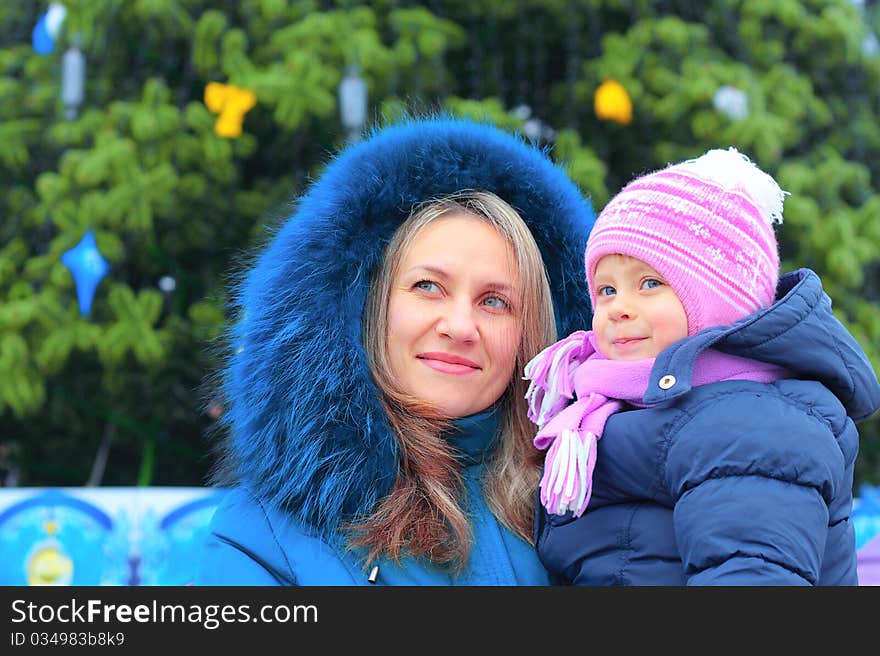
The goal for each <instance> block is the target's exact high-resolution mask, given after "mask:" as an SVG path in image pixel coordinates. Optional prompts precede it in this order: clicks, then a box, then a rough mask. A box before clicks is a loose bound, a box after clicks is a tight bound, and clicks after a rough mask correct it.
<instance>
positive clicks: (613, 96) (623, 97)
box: [593, 80, 633, 125]
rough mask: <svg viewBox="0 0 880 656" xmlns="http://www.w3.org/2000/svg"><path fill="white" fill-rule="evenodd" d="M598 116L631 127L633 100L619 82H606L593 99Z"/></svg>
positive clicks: (597, 90) (601, 85) (600, 86)
mask: <svg viewBox="0 0 880 656" xmlns="http://www.w3.org/2000/svg"><path fill="white" fill-rule="evenodd" d="M593 107H594V109H595V111H596V116H598V117H599V118H601V119H603V120H606V121H614V122H616V123H620V124H621V125H629V123H630V121H632V111H633V110H632V100H630V97H629V94H628V93H627V92H626V89H624V88H623V85H622V84H621V83H620V82H618V81H617V80H605V81H604V82H603V83H602V84H600V85H599V88H598V89H596V95H595V96H594V98H593Z"/></svg>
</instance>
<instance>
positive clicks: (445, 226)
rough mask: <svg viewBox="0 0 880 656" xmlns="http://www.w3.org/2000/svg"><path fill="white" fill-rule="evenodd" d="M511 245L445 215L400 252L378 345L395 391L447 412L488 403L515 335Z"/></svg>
mask: <svg viewBox="0 0 880 656" xmlns="http://www.w3.org/2000/svg"><path fill="white" fill-rule="evenodd" d="M521 296H522V294H521V284H520V276H519V272H518V270H517V265H516V259H515V255H514V253H513V249H512V247H511V246H510V244H509V243H508V242H507V240H506V239H505V238H504V237H502V236H501V235H500V234H499V233H498V232H497V231H496V230H495V228H493V227H492V226H491V225H489V224H487V223H485V222H483V221H480V220H479V219H476V218H474V217H472V216H468V215H466V214H451V215H449V216H446V217H443V218H440V219H437V220H436V221H433V222H432V223H430V224H428V225H427V226H426V227H425V228H424V229H422V230H421V231H420V232H419V233H418V234H417V235H416V236H415V238H414V239H413V240H412V242H411V243H410V246H409V248H408V249H407V252H406V253H404V255H403V257H402V259H401V261H400V266H399V268H398V272H397V275H396V276H395V277H394V279H393V280H392V284H391V290H390V292H389V299H388V334H387V337H386V340H387V341H386V344H387V348H388V358H389V361H390V364H391V370H392V373H393V374H394V376H395V378H396V382H397V384H398V385H399V387H400V389H401V390H402V391H403V392H406V393H408V394H410V395H412V396H414V397H416V398H418V399H420V400H422V401H427V402H429V403H432V404H433V405H435V406H436V407H437V409H438V410H440V411H441V412H442V413H444V414H446V415H447V416H449V417H453V418H457V417H465V416H467V415H471V414H474V413H476V412H480V411H481V410H485V409H486V408H488V407H489V406H490V405H492V404H493V403H495V401H497V400H498V399H499V398H500V397H501V395H502V394H503V392H504V390H505V389H506V388H507V386H508V385H509V384H510V381H511V380H512V378H513V372H514V367H515V364H516V355H517V351H518V349H519V345H520V341H521V338H522V327H521V321H520V315H521V311H520V308H519V307H518V305H519V303H520V298H521Z"/></svg>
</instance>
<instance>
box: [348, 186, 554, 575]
mask: <svg viewBox="0 0 880 656" xmlns="http://www.w3.org/2000/svg"><path fill="white" fill-rule="evenodd" d="M451 214H466V215H468V216H472V217H475V218H477V219H479V220H481V221H485V222H486V223H488V224H489V225H491V226H493V227H494V228H495V229H496V230H497V231H498V232H499V234H501V235H502V236H503V237H504V238H505V239H506V240H507V241H508V243H509V244H510V245H511V247H512V249H513V252H514V253H515V257H516V263H517V267H518V269H519V274H520V278H521V281H522V298H521V299H520V307H521V308H522V312H521V317H520V319H521V322H522V324H521V326H522V331H521V334H522V338H521V341H520V345H519V348H518V350H517V354H516V363H515V370H514V371H515V374H514V376H513V378H512V380H511V382H510V384H509V385H508V386H507V388H506V390H505V391H504V393H503V394H502V396H501V399H500V400H499V411H500V413H501V421H500V427H499V430H500V437H499V442H498V446H497V448H496V449H495V452H494V454H493V457H492V459H491V462H490V463H489V464H488V467H487V470H486V474H485V475H484V478H483V491H484V495H485V499H486V502H487V505H488V506H489V508H490V509H491V511H492V512H493V514H494V515H495V516H496V517H497V518H498V519H499V520H500V521H501V522H502V523H503V524H504V525H505V526H507V527H508V528H509V529H510V530H512V531H513V532H514V533H516V534H517V535H519V536H520V537H522V538H523V539H524V540H526V541H528V542H529V543H531V542H532V524H533V517H534V499H535V490H536V489H537V487H538V482H539V480H540V477H541V454H540V452H539V451H538V450H537V449H535V448H534V447H533V446H532V438H533V436H534V432H535V428H534V426H533V425H532V423H531V422H530V421H529V419H528V416H527V414H526V404H525V401H524V397H525V392H526V385H525V381H523V380H522V377H521V376H520V375H518V374H519V372H522V370H523V368H524V367H525V365H526V363H527V362H528V361H529V360H530V359H531V358H532V357H534V356H535V354H537V353H538V352H539V351H540V350H541V349H543V348H544V347H545V346H547V345H548V344H550V343H552V342H553V341H555V339H556V324H555V321H554V317H553V301H552V297H551V294H550V285H549V281H548V278H547V272H546V269H545V267H544V261H543V259H542V258H541V253H540V251H539V250H538V246H537V244H536V243H535V239H534V237H533V236H532V233H531V232H530V231H529V229H528V227H527V226H526V224H525V223H524V222H523V220H522V218H521V217H520V215H519V214H518V213H517V212H516V210H515V209H514V208H513V207H511V206H510V205H509V204H508V203H506V202H505V201H503V200H502V199H501V198H499V197H498V196H496V195H495V194H492V193H490V192H486V191H473V190H465V191H460V192H457V193H455V194H452V195H449V196H445V197H443V198H439V199H434V200H430V201H427V202H426V203H423V204H422V205H420V206H419V207H417V208H416V209H415V210H414V212H413V213H412V214H411V215H410V217H409V218H408V219H407V220H406V221H405V222H404V223H403V224H401V226H400V227H399V228H398V229H397V231H396V232H395V233H394V235H393V236H392V238H391V241H390V242H389V243H388V245H387V246H386V248H385V252H384V255H383V258H382V262H381V264H380V266H379V268H378V269H377V271H376V273H375V274H374V276H373V279H372V281H371V285H370V290H369V293H368V296H367V302H366V307H365V311H364V317H363V321H364V326H363V335H364V347H365V350H366V352H367V354H368V358H369V364H370V370H371V373H372V375H373V378H374V379H375V381H376V384H377V386H378V387H379V389H380V392H381V393H382V395H383V399H382V402H383V405H384V407H385V410H386V412H387V414H388V418H389V423H390V424H391V427H392V429H393V430H394V432H395V434H396V437H397V439H398V443H399V446H400V449H399V453H400V456H399V458H400V461H399V467H398V475H397V479H396V481H395V483H394V485H393V487H392V489H391V492H390V493H389V494H388V495H387V496H386V497H385V498H384V499H382V500H381V501H380V502H379V503H378V506H377V508H376V510H375V511H374V512H373V514H372V515H371V516H369V517H368V518H366V519H365V520H364V521H362V522H360V523H358V524H355V525H349V526H347V527H346V528H347V529H348V530H349V531H350V543H351V545H352V546H357V547H365V548H367V550H368V556H367V559H366V564H367V565H369V563H371V562H372V561H373V560H374V559H375V558H378V557H379V556H382V555H384V556H387V557H389V558H391V559H393V560H399V559H400V558H401V557H402V556H404V555H407V554H408V555H410V556H413V557H416V558H419V557H423V558H426V559H428V560H429V561H431V562H433V563H435V564H438V565H442V566H449V567H451V568H452V569H455V570H460V569H461V568H462V567H463V566H464V565H465V563H466V562H467V559H468V554H469V552H470V522H469V521H468V518H467V515H466V513H465V511H464V510H463V509H462V507H461V501H462V477H461V467H460V465H459V463H458V460H457V458H456V455H455V452H454V450H453V448H452V447H451V446H450V445H449V443H448V442H447V440H446V439H444V437H443V433H444V432H446V431H449V430H450V429H451V426H450V424H449V421H450V420H451V419H455V417H445V416H443V415H442V414H441V413H440V412H439V411H438V410H437V409H436V408H434V407H433V406H431V405H430V404H428V403H426V402H424V401H420V400H419V399H416V398H413V397H411V396H409V395H407V394H406V393H404V392H403V391H402V390H400V389H399V387H398V386H397V385H396V383H395V378H394V376H393V374H392V371H391V366H390V360H389V357H388V350H387V343H386V336H387V332H388V297H389V291H390V289H391V284H392V281H393V280H394V278H395V276H396V275H397V273H398V269H399V266H400V262H401V260H402V259H403V256H404V254H405V253H406V252H407V249H408V248H409V246H410V244H411V243H412V241H413V239H414V238H415V237H416V235H418V234H419V232H420V231H421V230H422V229H424V228H425V227H426V226H427V225H429V224H430V223H432V222H433V221H436V220H437V219H440V218H442V217H444V216H449V215H451Z"/></svg>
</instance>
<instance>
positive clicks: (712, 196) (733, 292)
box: [586, 148, 787, 335]
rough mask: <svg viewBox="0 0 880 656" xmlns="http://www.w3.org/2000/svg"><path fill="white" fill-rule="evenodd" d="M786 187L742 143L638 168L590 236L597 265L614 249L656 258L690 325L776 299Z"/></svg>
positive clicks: (721, 320) (589, 254)
mask: <svg viewBox="0 0 880 656" xmlns="http://www.w3.org/2000/svg"><path fill="white" fill-rule="evenodd" d="M786 193H787V192H784V191H782V189H780V188H779V185H778V184H776V181H775V180H774V179H773V178H772V177H771V176H769V175H768V174H767V173H765V172H763V171H762V170H761V169H759V168H758V167H757V166H755V164H753V163H752V162H751V161H750V160H749V159H748V158H747V157H746V156H745V155H742V154H741V153H739V152H738V151H737V150H736V149H735V148H730V149H728V150H720V149H717V150H710V151H708V152H707V153H705V154H704V155H702V156H701V157H698V158H697V159H692V160H687V161H685V162H681V163H679V164H673V165H671V166H668V167H667V168H665V169H661V170H659V171H655V172H653V173H649V174H647V175H644V176H642V177H640V178H636V179H635V180H633V181H632V182H630V183H629V184H628V185H626V187H624V188H623V189H622V190H621V191H620V193H618V194H617V195H616V196H615V197H614V198H612V199H611V201H609V203H608V205H606V206H605V209H603V210H602V212H601V213H600V214H599V216H598V218H597V219H596V224H595V226H594V227H593V230H592V231H591V232H590V237H589V240H588V241H587V251H586V269H587V283H588V285H589V288H590V298H591V300H592V302H593V305H594V307H595V302H596V290H595V288H594V287H593V275H594V274H595V272H596V265H597V264H598V263H599V260H600V259H602V257H604V256H605V255H610V254H615V253H618V254H621V255H629V256H631V257H635V258H638V259H640V260H642V261H644V262H647V263H648V264H650V265H651V266H652V267H654V269H656V270H657V272H658V273H659V274H660V275H662V276H663V277H664V278H666V281H667V282H668V283H669V284H670V286H671V287H672V289H673V290H674V291H675V293H676V294H677V295H678V298H679V300H681V303H682V305H683V306H684V310H685V313H686V314H687V319H688V334H689V335H694V334H696V333H698V332H700V331H701V330H703V329H704V328H708V327H709V326H718V325H725V324H728V323H733V322H734V321H736V320H738V319H741V318H742V317H744V316H746V315H748V314H751V313H752V312H754V311H755V310H758V309H760V308H763V307H767V306H768V305H770V304H771V303H772V302H773V300H774V298H775V296H776V283H777V281H778V280H779V252H778V246H777V244H776V236H775V235H774V233H773V225H772V224H773V223H782V203H783V200H784V199H785V195H786Z"/></svg>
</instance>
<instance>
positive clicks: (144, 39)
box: [0, 0, 880, 485]
mask: <svg viewBox="0 0 880 656" xmlns="http://www.w3.org/2000/svg"><path fill="white" fill-rule="evenodd" d="M63 5H64V7H65V8H66V16H65V18H64V21H63V23H62V24H61V27H60V30H59V32H58V33H57V35H56V37H55V47H54V50H53V51H52V52H51V53H48V54H40V53H39V52H37V51H36V50H35V48H34V45H33V43H32V35H33V30H34V27H35V25H37V23H38V20H39V19H40V17H41V15H43V14H45V12H46V11H47V9H48V8H49V3H48V2H30V1H25V2H13V3H4V4H3V5H2V6H0V101H2V102H0V189H2V193H0V469H4V468H5V470H6V472H7V473H6V478H7V483H12V482H16V481H17V482H18V483H19V484H23V485H78V484H83V483H86V482H91V483H103V484H118V485H130V484H135V483H140V484H150V483H152V484H179V485H198V484H201V483H202V482H203V481H204V476H205V473H206V471H207V469H208V466H209V464H210V442H211V440H209V439H207V438H208V436H209V435H210V431H211V427H212V426H213V425H214V422H215V419H216V417H217V415H218V413H220V412H222V407H220V406H219V405H218V404H217V403H216V402H214V401H213V397H212V390H211V389H210V388H209V387H208V386H207V385H205V384H204V381H205V380H206V379H207V377H208V375H209V374H210V373H211V372H212V371H214V370H215V369H216V367H217V365H218V362H219V361H220V358H222V356H223V351H222V348H225V347H217V345H219V344H220V342H219V341H217V337H218V335H219V334H220V331H221V330H222V326H223V323H224V322H225V321H228V320H230V319H232V317H228V316H225V307H226V306H225V296H224V295H225V292H226V285H227V282H228V280H229V278H230V276H232V275H234V274H235V272H237V271H239V270H240V269H241V268H242V267H244V266H246V263H247V261H248V257H249V255H250V254H251V253H253V252H254V249H255V248H256V247H258V246H259V245H260V244H261V243H263V242H264V241H265V240H266V239H267V238H268V235H269V234H271V228H272V227H273V226H275V225H277V223H278V222H280V221H281V220H282V219H283V218H284V217H285V216H287V215H289V213H290V212H291V210H292V208H293V206H294V204H295V201H296V198H297V195H298V194H300V193H301V192H302V191H303V190H304V189H305V186H306V184H307V182H308V180H309V179H311V178H313V177H314V176H316V175H319V174H320V170H321V168H322V167H323V166H324V165H325V164H326V162H327V160H328V158H329V155H330V153H332V152H334V151H336V150H337V149H338V148H340V147H341V146H342V145H343V144H344V142H345V139H346V131H345V129H344V128H343V126H342V125H341V123H340V115H339V102H338V97H339V86H340V82H341V81H342V80H343V77H344V76H345V75H346V74H347V71H352V70H354V71H356V72H357V74H358V75H360V76H361V77H362V79H363V80H364V81H365V82H366V85H367V88H368V90H369V96H368V98H369V112H368V126H367V127H368V128H369V127H371V126H380V125H383V124H385V123H387V122H389V121H393V120H395V119H396V118H398V117H399V116H400V115H403V114H407V113H420V112H426V111H449V112H452V113H456V114H460V115H467V116H474V117H480V118H489V119H491V120H492V121H494V122H495V123H496V124H498V125H499V126H501V127H503V128H505V129H508V130H511V131H520V132H522V133H524V134H525V135H527V136H528V137H529V138H531V139H533V140H535V141H536V142H538V143H540V144H542V145H543V146H546V147H547V148H548V149H549V152H550V154H551V156H552V157H553V158H554V159H555V160H556V161H559V162H561V163H565V164H566V166H567V167H568V170H569V172H570V174H571V176H572V178H573V179H574V180H575V181H576V182H577V183H578V184H579V185H580V186H581V188H582V189H583V190H584V192H585V193H586V194H588V195H589V196H590V197H591V199H592V201H593V204H594V206H595V207H596V210H597V211H598V210H600V209H601V208H602V207H603V205H604V204H605V202H607V200H608V199H609V197H610V196H611V195H612V194H613V193H615V192H616V191H617V190H618V189H619V188H620V187H621V186H622V185H623V184H625V183H626V182H627V181H628V180H629V179H631V178H632V177H633V176H634V175H637V174H639V173H642V172H645V171H647V170H651V169H655V168H659V167H661V166H663V165H665V164H666V163H668V162H672V161H678V160H681V159H683V158H686V157H691V156H695V155H697V154H699V153H701V152H703V151H704V150H706V149H707V148H711V147H724V146H727V145H733V146H736V147H737V148H739V149H740V150H741V151H743V152H745V153H747V154H749V155H750V156H751V157H752V158H753V159H755V160H756V161H757V162H758V163H759V164H760V165H761V167H762V168H764V169H766V170H767V171H769V172H770V173H771V174H773V175H774V176H776V177H777V179H778V180H779V181H780V184H781V185H782V186H783V188H784V189H786V190H788V191H790V192H791V193H792V195H791V197H789V198H788V199H787V201H786V208H785V217H786V220H785V223H784V224H783V226H781V230H780V242H781V245H782V255H783V270H784V271H788V270H791V269H793V268H796V267H800V266H808V267H810V268H813V269H814V270H816V271H817V272H818V273H819V274H820V275H821V276H822V278H823V281H824V284H825V287H826V290H827V291H828V293H829V294H830V296H831V297H832V299H833V300H834V308H835V312H836V313H837V315H838V317H839V318H840V319H841V321H843V322H844V324H845V325H846V326H847V327H848V328H849V329H850V330H851V331H852V332H853V334H854V335H855V336H856V337H857V339H858V340H859V341H860V343H861V344H862V345H863V347H864V348H865V349H866V351H867V352H868V354H869V357H870V358H871V360H872V362H873V363H874V366H875V369H878V370H880V221H878V220H877V217H878V214H880V194H878V190H880V125H878V121H877V108H878V107H880V55H878V41H877V36H876V31H877V29H878V27H880V8H878V3H877V2H871V1H869V0H864V1H863V2H855V1H853V0H775V1H774V2H772V3H769V2H765V1H763V0H706V1H705V2H684V1H675V0H665V1H661V0H656V1H652V0H510V1H506V2H501V1H491V0H467V1H465V0H442V1H441V0H428V1H427V2H425V3H423V5H421V6H420V5H416V4H415V3H411V2H404V1H403V0H377V1H375V2H371V3H363V2H354V1H345V0H337V1H336V2H333V1H330V0H325V1H323V2H317V1H314V0H241V1H236V2H232V1H215V2H208V1H202V0H139V1H138V2H125V1H124V0H66V1H65V2H64V3H63ZM77 46H78V47H79V48H80V50H81V52H82V54H83V56H84V59H85V64H86V68H85V97H84V101H83V103H82V106H80V107H76V106H68V107H65V106H64V103H63V101H62V92H61V89H62V77H63V71H64V66H63V57H64V53H65V52H67V51H68V50H70V49H72V48H75V47H77ZM607 80H615V81H616V82H617V83H619V84H620V85H621V86H622V88H623V89H624V93H625V94H626V96H627V98H628V100H629V101H630V102H631V116H630V115H628V114H627V112H626V111H625V109H623V110H619V113H618V114H616V118H613V117H612V118H609V117H608V115H606V114H604V113H603V114H602V115H601V116H600V115H599V114H598V113H597V111H596V110H597V107H596V105H595V99H596V93H597V90H599V89H600V87H601V86H602V84H603V82H605V81H607ZM68 81H69V80H68ZM212 83H214V84H219V85H222V86H213V85H212ZM230 87H234V88H235V89H239V90H248V91H249V92H252V93H253V96H254V100H255V104H253V106H252V107H251V108H249V109H244V108H245V107H246V104H245V105H239V106H237V105H236V104H235V102H236V101H234V100H230V99H229V98H230V97H231V96H230V93H232V91H235V89H232V91H230ZM719 92H720V93H719ZM725 94H726V102H725ZM242 97H244V96H242ZM623 100H624V102H625V100H626V99H623ZM218 107H222V110H223V111H220V112H217V111H212V109H213V110H217V109H218ZM236 107H238V109H236ZM600 109H601V108H600ZM218 121H220V122H222V123H223V124H224V125H225V126H226V129H231V130H232V132H233V133H234V132H235V130H236V128H237V127H240V129H241V133H240V134H239V135H238V136H235V135H234V134H230V133H228V132H227V133H225V134H224V133H223V129H222V128H221V127H220V123H218ZM230 125H231V126H232V128H229V126H230ZM218 132H220V134H218ZM87 231H91V232H92V233H93V234H94V235H95V237H96V240H97V246H98V248H99V250H100V251H101V253H102V254H103V256H104V257H105V258H106V260H107V261H108V262H109V265H110V272H109V274H108V275H107V276H106V277H105V278H104V279H103V280H102V281H101V282H100V284H99V285H98V288H97V292H96V294H95V298H94V302H93V304H92V307H91V311H90V312H89V313H88V314H82V313H81V311H80V308H79V307H78V305H77V296H76V290H75V286H74V281H73V278H72V275H71V271H70V270H69V269H68V268H67V267H66V266H65V265H64V263H63V262H62V255H63V254H64V253H65V252H66V251H68V250H70V249H71V248H73V247H74V246H75V245H76V244H77V243H78V242H79V241H80V239H81V238H82V237H83V235H84V234H86V232H87ZM861 433H862V437H863V439H862V451H861V454H860V457H859V461H858V467H857V472H856V474H857V481H859V482H880V419H876V418H875V419H873V420H872V421H870V422H867V423H865V424H863V425H862V428H861ZM105 461H106V467H105V466H104V463H105Z"/></svg>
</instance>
